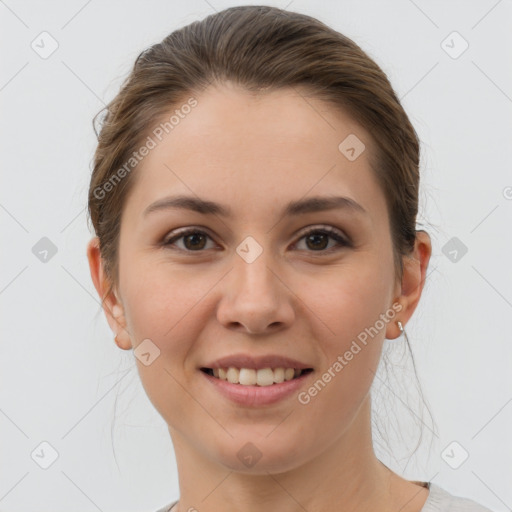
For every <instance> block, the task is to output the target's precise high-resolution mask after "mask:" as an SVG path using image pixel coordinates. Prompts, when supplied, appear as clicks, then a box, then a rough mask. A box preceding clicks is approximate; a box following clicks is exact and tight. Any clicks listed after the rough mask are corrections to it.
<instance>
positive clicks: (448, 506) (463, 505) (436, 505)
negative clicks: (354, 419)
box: [156, 482, 493, 512]
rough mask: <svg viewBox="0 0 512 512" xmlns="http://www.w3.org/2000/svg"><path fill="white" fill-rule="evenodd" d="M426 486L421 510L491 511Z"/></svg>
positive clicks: (167, 511) (163, 510) (166, 509)
mask: <svg viewBox="0 0 512 512" xmlns="http://www.w3.org/2000/svg"><path fill="white" fill-rule="evenodd" d="M428 488H429V491H430V492H429V495H428V497H427V501H425V504H424V505H423V508H422V509H421V512H493V511H492V510H491V509H489V508H486V507H484V506H483V505H480V504H479V503H477V502H476V501H473V500H470V499H469V498H462V497H460V496H454V495H453V494H450V493H449V492H448V491H445V490H444V489H443V488H442V487H439V486H438V485H437V484H434V483H433V482H428ZM176 503H178V501H177V500H176V501H173V502H172V503H170V504H169V505H166V506H165V507H163V508H160V509H158V510H157V511H156V512H171V508H172V507H174V505H176Z"/></svg>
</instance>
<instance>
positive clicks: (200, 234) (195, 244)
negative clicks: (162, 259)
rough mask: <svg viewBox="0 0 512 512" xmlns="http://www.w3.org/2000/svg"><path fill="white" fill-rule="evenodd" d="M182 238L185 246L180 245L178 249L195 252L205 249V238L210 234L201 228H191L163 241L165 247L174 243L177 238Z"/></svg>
mask: <svg viewBox="0 0 512 512" xmlns="http://www.w3.org/2000/svg"><path fill="white" fill-rule="evenodd" d="M182 238H183V240H184V243H185V248H182V247H178V249H181V250H182V251H189V252H194V251H197V250H201V249H204V245H205V244H204V240H205V239H206V238H210V235H208V233H205V232H204V231H201V230H200V229H194V228H189V229H186V230H183V231H180V232H178V233H177V234H175V235H174V236H173V237H171V238H168V239H167V240H165V241H164V242H163V245H164V246H165V247H167V246H171V245H174V242H175V241H176V240H180V239H182Z"/></svg>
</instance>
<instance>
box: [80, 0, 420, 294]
mask: <svg viewBox="0 0 512 512" xmlns="http://www.w3.org/2000/svg"><path fill="white" fill-rule="evenodd" d="M223 80H229V81H232V82H234V83H236V84H239V85H240V86H242V87H244V88H245V89H246V90H248V91H252V92H259V91H261V90H264V89H278V88H283V87H294V86H301V87H302V88H305V89H307V90H309V91H311V93H312V94H313V95H314V96H316V97H318V98H320V99H324V100H327V101H329V102H330V103H331V104H333V105H334V106H336V107H339V108H342V109H344V110H345V111H346V112H348V113H349V114H350V115H351V116H352V117H353V119H354V120H355V121H357V122H358V123H359V124H360V125H361V126H363V127H364V128H365V129H366V130H367V131H368V133H370V134H371V136H372V137H373V139H374V142H375V144H372V148H375V150H374V151H372V152H370V157H371V162H372V169H373V171H374V174H375V176H376V178H377V180H378V183H379V184H380V186H381V188H382V190H383V192H384V195H385V198H386V204H387V207H388V211H389V216H390V229H391V238H392V245H393V253H394V262H395V275H396V276H397V279H400V280H401V278H402V273H403V264H402V256H403V255H407V254H409V253H410V252H411V250H412V249H413V248H414V242H415V239H416V224H415V223H416V215H417V211H418V189H419V141H418V137H417V135H416V132H415V130H414V128H413V126H412V125H411V123H410V121H409V119H408V117H407V114H406V113H405V111H404V109H403V108H402V106H401V105H400V102H399V100H398V98H397V96H396V95H395V93H394V91H393V88H392V87H391V84H390V83H389V81H388V79H387V77H386V75H385V74H384V72H383V71H382V70H381V69H380V68H379V66H378V65H377V64H376V63H375V62H374V61H373V60H372V59H370V58H369V57H368V55H366V54H365V52H364V51H363V50H362V49H361V48H360V47H359V46H358V45H357V44H356V43H354V42H353V41H352V40H351V39H349V38H347V37H346V36H344V35H342V34H340V33H339V32H336V31H335V30H333V29H331V28H329V27H328V26H326V25H325V24H323V23H322V22H320V21H319V20H317V19H315V18H312V17H310V16H306V15H304V14H299V13H294V12H290V11H285V10H281V9H278V8H276V7H269V6H239V7H231V8H228V9H225V10H223V11H221V12H218V13H216V14H213V15H210V16H208V17H207V18H205V19H204V20H202V21H195V22H193V23H191V24H189V25H187V26H185V27H183V28H181V29H179V30H176V31H174V32H172V33H171V34H169V35H168V36H167V37H166V38H165V39H164V40H163V41H162V42H160V43H157V44H154V45H153V46H151V47H149V48H147V49H146V50H144V51H143V52H142V53H141V54H140V55H139V56H138V57H137V59H136V61H135V64H134V66H133V69H132V71H131V73H130V75H129V76H128V77H127V78H126V80H125V81H124V83H123V85H122V88H121V90H120V92H119V93H118V94H117V96H116V97H115V98H114V99H113V100H112V101H111V102H110V103H109V104H108V105H107V107H106V109H107V112H106V115H105V117H104V119H103V123H102V127H101V131H100V133H99V135H98V133H97V131H96V128H95V132H96V135H97V137H98V146H97V149H96V152H95V155H94V169H93V172H92V177H91V182H90V188H89V198H88V201H89V215H90V219H91V220H92V223H93V225H94V230H95V232H96V235H97V236H98V238H99V244H100V250H101V255H102V259H103V263H104V268H105V273H106V275H107V277H108V278H109V281H110V283H111V286H110V288H109V290H108V291H107V293H106V294H105V297H106V296H108V295H109V293H110V291H111V290H112V289H113V287H114V286H115V285H116V283H117V282H118V277H119V272H118V246H119V232H120V219H121V212H122V210H123V205H124V203H125V200H126V196H127V194H128V192H129V190H130V189H131V187H132V186H133V182H134V176H133V174H134V173H133V172H129V173H128V175H126V176H125V177H123V178H122V179H119V173H118V176H117V177H116V176H115V173H116V171H119V169H121V168H122V166H123V165H125V164H126V162H127V161H128V160H129V159H130V155H132V154H133V152H134V151H135V150H136V149H137V148H138V147H140V146H141V143H142V141H143V140H144V139H145V138H146V137H147V135H148V133H150V130H151V127H152V126H153V125H154V123H155V119H159V118H161V117H162V115H163V114H164V113H165V112H167V111H168V110H169V108H170V107H171V106H172V105H176V104H178V103H179V102H180V101H183V100H184V98H186V97H187V96H190V95H191V94H192V93H194V92H196V91H197V92H200V91H201V90H204V89H205V88H206V87H207V86H208V85H209V84H210V83H211V82H213V81H217V82H222V81H223ZM101 112H103V110H102V111H100V112H99V113H98V114H97V115H96V116H95V118H94V122H93V125H94V123H95V122H96V118H97V117H98V115H99V114H101ZM123 174H126V173H123ZM109 183H111V184H112V185H115V186H110V187H109V186H108V184H109ZM106 190H107V191H108V193H105V191H106Z"/></svg>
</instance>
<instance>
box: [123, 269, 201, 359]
mask: <svg viewBox="0 0 512 512" xmlns="http://www.w3.org/2000/svg"><path fill="white" fill-rule="evenodd" d="M127 263H128V262H127ZM133 268H137V269H138V271H137V272H131V273H129V272H126V273H125V276H124V281H123V298H124V300H125V302H126V303H127V313H128V314H127V321H128V323H129V327H130V332H131V334H132V337H133V338H134V339H133V340H132V341H133V343H134V346H136V345H138V344H139V343H140V342H141V341H142V340H143V339H146V338H149V339H151V340H152V341H154V343H155V344H156V345H157V346H158V347H159V348H160V350H161V351H162V352H163V353H165V352H166V351H172V352H173V354H175V355H176V354H179V353H181V351H184V350H186V348H187V347H186V345H187V340H191V339H196V334H197V332H199V330H200V328H201V322H199V321H197V316H198V315H201V311H202V304H201V299H202V297H203V296H204V295H205V294H206V292H207V291H208V289H209V288H211V285H209V286H208V285H207V284H208V283H207V281H208V280H205V279H197V278H196V279H194V277H193V276H191V275H189V274H187V273H186V272H179V271H177V270H176V269H173V268H171V267H169V266H168V267H165V265H162V264H159V263H158V262H152V263H151V264H148V265H144V264H138V265H137V266H136V267H133ZM194 319H195V321H194Z"/></svg>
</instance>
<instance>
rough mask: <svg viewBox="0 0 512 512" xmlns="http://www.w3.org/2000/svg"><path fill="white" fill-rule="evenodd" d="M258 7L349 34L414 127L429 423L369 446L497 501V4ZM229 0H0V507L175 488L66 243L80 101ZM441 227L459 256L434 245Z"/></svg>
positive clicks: (109, 501) (501, 180)
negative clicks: (40, 49)
mask: <svg viewBox="0 0 512 512" xmlns="http://www.w3.org/2000/svg"><path fill="white" fill-rule="evenodd" d="M242 3H243V2H242ZM255 3H261V2H255ZM271 4H272V5H276V6H278V7H282V8H284V7H287V8H288V9H290V10H294V11H299V12H303V13H306V14H311V15H313V16H315V17H318V18H319V19H320V20H322V21H324V22H326V23H328V24H330V25H331V26H332V27H334V28H335V29H337V30H339V31H341V32H343V33H345V34H346V35H348V36H349V37H352V38H353V39H354V40H355V41H356V42H357V43H358V44H359V45H360V46H362V48H363V49H364V50H365V51H367V52H368V53H369V54H370V56H371V57H373V58H374V59H375V60H376V61H377V62H378V63H379V64H380V65H381V67H382V68H383V69H384V71H385V72H386V73H387V74H388V76H389V78H390V80H391V82H392V84H393V86H394V87H395V90H396V91H397V93H398V95H399V97H400V98H401V99H402V102H403V105H404V107H405V109H406V111H407V113H408V114H409V115H410V118H411V121H412V123H413V124H414V126H415V128H416V129H417V131H418V134H419V136H420V139H421V141H422V169H421V170H422V190H421V214H422V215H421V217H420V220H421V221H422V222H423V223H424V226H425V228H426V229H427V230H428V231H429V233H430V235H431V237H432V242H433V247H434V249H433V256H432V259H431V263H430V267H429V275H428V284H427V285H426V288H425V291H424V296H423V297H422V300H421V302H420V305H419V307H418V309H417V311H416V313H415V315H414V317H413V319H412V321H411V322H410V323H409V324H408V325H407V333H408V336H409V339H410V340H411V344H412V347H413V351H414V354H415V360H416V364H417V367H418V372H419V376H420V379H421V384H422V389H423V391H424V394H425V397H426V399H427V401H428V403H429V405H430V408H431V411H432V412H433V415H434V419H435V422H436V425H437V428H436V429H435V430H434V429H433V428H432V427H431V424H430V422H429V421H427V418H426V417H425V418H424V421H425V425H423V429H424V439H425V442H423V443H422V445H421V448H420V450H418V452H417V453H416V455H415V456H414V457H413V458H412V459H411V460H409V459H408V458H407V456H403V454H402V453H401V449H402V447H403V446H404V442H403V441H402V439H401V438H400V436H402V435H404V436H405V432H406V428H405V427H403V430H401V432H404V434H398V438H397V444H396V453H397V454H398V455H397V456H396V457H395V459H397V460H395V459H394V458H392V457H391V456H390V455H389V454H387V453H385V452H382V460H383V461H384V462H385V463H387V464H388V465H390V466H391V467H392V468H393V469H394V470H395V471H397V472H399V473H401V474H403V475H404V476H405V477H406V478H409V479H418V480H432V481H434V482H436V483H437V484H439V485H441V486H443V487H445V488H446V489H448V490H449V491H450V492H452V493H454V494H458V495H461V496H467V497H471V498H473V499H475V500H477V501H479V502H480V503H482V504H484V505H486V506H488V507H489V508H491V509H493V510H496V511H505V510H510V509H511V507H512V487H511V485H510V482H511V481H512V467H511V466H512V464H511V460H512V441H511V439H510V432H511V431H512V429H511V426H512V377H511V372H510V369H511V366H512V365H511V363H512V344H511V334H510V332H511V327H512V325H511V318H512V272H511V271H510V261H511V260H510V254H511V252H512V230H511V227H510V226H511V221H512V200H511V199H512V172H511V162H512V154H511V146H512V144H511V142H512V139H511V135H512V126H511V119H512V118H511V112H512V66H511V65H510V64H511V62H512V61H511V57H512V30H511V21H512V5H511V1H510V0H501V1H496V0H485V1H472V2H469V1H444V0H443V1H428V2H427V1H420V0H416V1H414V2H413V1H411V0H396V1H392V2H379V1H368V0H366V1H355V0H354V1H345V0H344V1H333V0H330V1H323V2H313V1H310V2H305V1H300V0H294V1H292V2H289V1H288V0H286V1H283V2H272V3H271ZM232 5H238V3H236V2H227V1H221V0H211V1H209V2H206V1H203V0H197V1H190V2H176V1H163V0H152V1H146V2H142V1H139V2H136V1H121V0H117V1H103V2H101V1H99V0H92V1H89V2H87V1H84V0H73V1H66V2H65V1H63V0H62V1H52V2H50V1H46V2H37V1H34V0H31V1H25V2H19V1H18V2H16V1H14V0H5V1H0V37H1V45H2V51H1V54H2V61H1V76H0V101H1V109H2V110H1V112H2V116H1V118H0V130H1V132H0V136H1V141H2V159H1V169H2V173H1V178H2V186H1V188H0V219H1V229H2V240H3V243H2V251H1V275H0V311H1V321H2V324H1V329H2V330H1V332H2V341H1V344H0V382H1V385H0V461H1V462H0V509H1V510H9V511H13V512H15V511H29V510H30V511H32V512H37V511H48V510H52V511H64V510H66V511H68V510H70V509H72V510H75V511H84V512H88V511H96V510H100V511H104V512H107V511H121V510H122V511H126V512H129V511H152V510H155V509H156V508H157V507H159V506H162V505H163V504H165V503H168V502H170V501H172V500H174V499H177V498H178V496H179V494H178V484H177V474H176V467H175V460H174V454H173V449H172V444H171V441H170V438H169V435H168V432H167V428H166V425H165V423H164V421H163V420H162V418H161V417H160V416H159V415H158V413H157V412H156V411H155V409H154V408H153V406H152V405H151V403H150V402H149V400H148V399H147V397H146V395H145V392H144V390H143V388H142V386H141V384H140V380H139V377H138V374H137V371H136V367H135V362H134V359H133V357H134V356H133V354H132V352H123V351H121V350H120V349H118V348H117V346H116V345H115V343H114V341H113V335H112V333H111V331H110V329H109V327H108V324H107V322H106V320H105V318H104V316H103V313H101V314H100V315H97V312H98V310H99V302H98V297H97V294H96V290H95V289H94V287H93V284H92V281H91V279H90V275H89V268H88V264H87V259H86V252H85V250H86V244H87V242H88V240H89V239H90V238H91V236H92V233H90V232H89V230H88V228H87V224H86V216H85V209H86V198H87V187H88V181H89V176H90V168H91V161H92V155H93V151H94V148H95V136H94V132H93V130H92V118H93V116H94V114H96V112H98V110H99V109H100V108H101V107H102V106H103V105H104V104H105V103H107V102H108V101H110V99H111V98H112V97H113V96H114V94H115V93H116V92H117V91H118V88H119V86H120V84H121V81H122V79H123V78H124V77H125V76H126V74H127V72H128V71H129V69H130V67H131V66H132V64H133V62H134V60H135V58H136V57H137V55H138V54H139V52H140V51H142V50H143V49H144V48H145V47H146V46H148V45H150V44H153V43H155V42H158V41H160V40H161V39H162V38H163V37H165V36H166V35H167V34H168V33H169V32H171V31H172V30H174V29H175V28H178V27H180V26H182V25H184V24H188V23H190V22H192V21H194V20H196V19H200V18H203V17H204V16H206V15H208V14H210V13H212V12H214V10H221V9H223V8H225V7H228V6H232ZM43 31H47V32H49V34H51V36H52V37H53V38H54V39H55V40H56V41H57V42H58V45H59V46H58V49H57V50H56V51H55V52H54V53H53V54H52V55H51V56H49V57H48V58H46V59H43V58H41V57H40V56H39V54H38V53H36V51H34V50H33V49H32V47H31V43H32V42H33V41H36V43H37V42H38V41H40V38H41V36H40V33H41V32H43ZM453 31H457V32H458V33H459V34H460V35H461V36H462V37H463V38H464V40H466V41H467V42H468V44H469V47H468V49H467V50H466V51H465V52H464V53H462V55H460V56H458V58H452V56H450V55H449V54H448V53H447V51H446V50H448V51H451V52H452V55H453V54H454V52H457V51H458V50H459V49H461V48H462V46H461V44H462V40H457V39H453V36H450V38H448V39H447V40H446V38H447V37H448V36H449V35H450V34H451V33H452V32H453ZM444 40H446V42H445V43H444V44H443V43H442V42H443V41H444ZM39 44H40V46H41V45H42V44H41V43H39ZM446 45H448V46H452V48H451V50H450V49H449V48H448V47H447V46H446ZM45 47H46V48H48V46H45ZM43 237H47V238H48V239H50V240H51V242H52V243H53V244H55V246H56V248H57V253H56V254H55V255H54V256H53V257H51V258H50V257H49V258H48V261H47V262H42V261H41V260H40V259H39V258H38V257H36V255H35V254H34V253H33V247H34V246H35V245H36V244H37V243H38V242H39V241H40V239H41V238H43ZM453 237H456V239H457V240H455V241H453V240H452V238H453ZM451 240H452V241H451ZM450 241H451V242H450ZM447 243H458V244H459V245H460V243H463V244H464V245H465V246H466V247H467V253H466V254H464V255H463V256H461V254H462V253H461V252H460V251H459V252H458V258H457V260H456V261H453V255H452V256H450V254H449V252H448V250H447V249H449V248H450V246H449V245H448V246H446V244H447ZM36 247H38V246H36ZM445 253H446V254H447V255H445ZM452 254H453V253H452ZM376 382H377V379H376ZM384 382H385V381H384ZM391 389H393V390H394V391H390V390H389V389H388V390H387V393H388V394H390V395H391V396H392V397H394V399H395V402H396V403H397V404H400V403H401V400H403V399H404V396H403V395H398V394H396V393H398V391H397V390H396V388H394V387H392V388H391ZM116 406H117V408H116ZM412 409H413V410H414V408H412ZM394 410H395V412H396V413H397V414H398V415H399V416H400V418H401V420H403V422H404V423H403V425H406V424H407V423H408V422H409V423H410V425H411V430H414V428H416V429H417V426H418V424H420V425H421V421H420V420H419V419H416V421H414V414H413V413H411V412H410V411H408V410H407V407H406V406H404V407H403V408H402V409H398V408H397V409H394ZM383 412H384V413H389V412H390V409H389V408H388V409H387V411H386V410H384V411H383ZM114 414H116V416H117V419H116V422H115V424H114V425H112V420H113V417H114ZM410 418H412V420H410ZM431 429H432V430H431ZM417 432H418V431H417V430H416V433H417ZM392 434H393V432H392V430H390V432H389V435H390V436H392ZM395 437H397V436H396V435H395ZM44 441H46V442H47V443H49V444H50V445H51V446H52V447H53V449H54V450H56V452H58V455H59V456H58V458H57V460H56V461H55V462H54V463H53V464H52V465H51V466H50V467H48V468H47V469H43V468H42V467H40V465H39V464H38V463H36V460H37V461H38V462H39V463H44V459H45V457H46V460H47V461H49V459H48V457H50V456H51V449H50V448H49V447H48V446H46V445H42V446H41V443H42V442H44ZM112 442H113V444H114V445H115V451H116V455H117V462H118V464H119V468H118V466H117V465H116V461H115V460H114V456H113V451H112ZM452 443H455V444H452ZM376 444H377V446H378V447H380V446H381V445H382V446H383V443H382V442H381V441H379V440H378V439H377V440H376ZM414 447H415V443H414V442H413V443H412V444H410V445H409V451H406V453H409V454H410V453H411V451H412V450H413V449H414ZM447 447H448V448H447ZM379 449H380V448H379ZM465 452H467V453H468V454H469V457H468V458H467V460H466V461H465V462H464V463H463V464H462V465H461V466H460V467H459V468H458V469H454V468H453V466H454V465H457V463H456V462H454V461H459V463H460V460H461V457H463V456H464V453H465Z"/></svg>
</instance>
